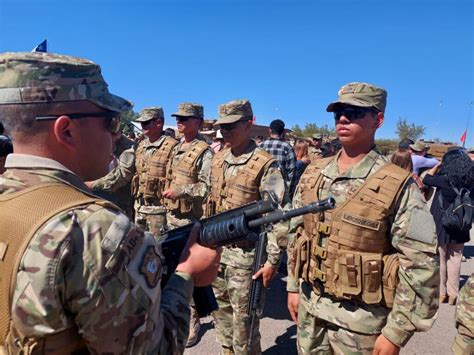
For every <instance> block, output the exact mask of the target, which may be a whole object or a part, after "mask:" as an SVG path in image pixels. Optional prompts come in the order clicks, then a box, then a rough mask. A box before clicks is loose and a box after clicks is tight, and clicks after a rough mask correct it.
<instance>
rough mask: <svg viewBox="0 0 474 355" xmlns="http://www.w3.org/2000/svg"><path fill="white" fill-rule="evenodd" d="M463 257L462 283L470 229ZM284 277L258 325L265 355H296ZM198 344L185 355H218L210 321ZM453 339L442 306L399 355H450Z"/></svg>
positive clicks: (471, 257) (470, 251)
mask: <svg viewBox="0 0 474 355" xmlns="http://www.w3.org/2000/svg"><path fill="white" fill-rule="evenodd" d="M464 255H465V256H466V258H467V261H466V262H464V263H462V269H461V278H462V281H461V282H462V283H464V282H465V280H466V279H467V278H468V277H469V275H471V274H472V273H473V272H474V229H473V230H471V242H470V243H468V244H466V247H465V250H464ZM284 280H285V279H284V276H283V275H281V274H278V275H277V277H276V278H275V279H274V280H273V281H272V283H271V285H270V287H269V289H268V293H267V302H266V306H265V313H264V317H263V319H262V321H261V325H260V332H261V333H262V342H261V343H262V350H263V353H264V354H267V355H277V354H282V355H283V354H284V355H291V354H296V326H295V325H294V324H293V322H291V321H290V316H289V314H288V311H287V308H286V292H285V291H284V290H285V286H286V284H285V281H284ZM202 322H203V323H202V326H201V334H200V336H201V339H200V342H199V343H198V344H197V345H196V346H194V347H192V348H189V349H187V350H186V351H185V354H187V355H194V354H203V355H204V354H206V355H213V354H218V353H219V346H218V344H217V342H216V341H215V335H214V328H213V326H212V319H211V318H210V317H208V318H204V319H203V320H202ZM454 335H455V329H454V307H453V306H449V305H448V304H442V305H441V307H440V309H439V312H438V319H437V320H436V322H435V324H434V326H433V328H432V329H431V330H430V331H428V332H426V333H417V334H415V335H414V336H413V338H412V339H411V340H410V342H409V343H408V345H407V346H406V347H405V348H404V349H402V351H401V354H404V355H408V354H413V355H414V354H419V355H421V354H433V355H446V354H451V343H452V341H453V338H454Z"/></svg>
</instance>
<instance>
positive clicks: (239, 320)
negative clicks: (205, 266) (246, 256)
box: [212, 264, 261, 355]
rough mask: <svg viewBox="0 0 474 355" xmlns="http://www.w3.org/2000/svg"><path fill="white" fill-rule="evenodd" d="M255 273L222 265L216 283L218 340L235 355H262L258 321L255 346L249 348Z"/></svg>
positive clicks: (215, 314) (216, 327) (255, 327)
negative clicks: (252, 283) (250, 309)
mask: <svg viewBox="0 0 474 355" xmlns="http://www.w3.org/2000/svg"><path fill="white" fill-rule="evenodd" d="M251 281H252V270H247V269H240V268H236V267H232V266H229V265H225V264H221V265H220V267H219V272H218V274H217V278H216V280H215V281H214V282H213V284H212V288H213V290H214V294H215V296H216V300H217V304H218V306H219V309H218V310H217V311H215V312H214V313H213V314H212V315H213V317H214V326H215V329H216V334H217V341H218V342H219V343H220V344H221V346H222V347H225V348H230V349H233V351H234V353H235V354H239V355H246V354H251V355H255V354H260V353H261V348H260V332H259V330H258V326H259V321H258V319H257V320H256V321H255V325H254V329H253V330H252V331H253V346H252V349H249V348H248V346H247V343H248V338H249V334H250V320H249V317H248V315H247V303H248V299H249V289H250V283H251Z"/></svg>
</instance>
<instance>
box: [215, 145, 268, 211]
mask: <svg viewBox="0 0 474 355" xmlns="http://www.w3.org/2000/svg"><path fill="white" fill-rule="evenodd" d="M226 152H228V150H227V149H224V150H222V151H220V152H218V153H216V155H215V156H214V159H213V161H212V169H211V193H210V195H209V198H208V202H207V206H206V213H207V215H208V216H212V215H214V214H216V213H221V212H224V211H227V210H230V209H233V208H237V207H240V206H242V205H244V204H247V203H249V202H253V201H256V200H258V199H259V198H260V194H259V190H258V187H259V185H260V180H261V178H262V176H263V173H264V171H265V169H266V168H268V167H269V166H270V165H271V164H273V163H274V162H275V161H276V160H275V159H274V158H273V157H272V156H271V155H270V154H268V153H267V152H266V151H264V150H259V151H257V152H254V154H253V155H252V156H251V158H250V159H249V160H248V161H247V163H246V164H245V166H244V168H243V169H241V170H240V171H239V173H238V174H237V175H236V176H233V177H231V178H229V179H226V177H225V176H224V174H225V171H224V170H225V169H224V164H225V160H224V154H225V153H226Z"/></svg>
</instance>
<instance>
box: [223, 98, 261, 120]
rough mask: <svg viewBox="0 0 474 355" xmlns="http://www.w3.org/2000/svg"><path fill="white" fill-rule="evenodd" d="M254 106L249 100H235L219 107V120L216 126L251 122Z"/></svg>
mask: <svg viewBox="0 0 474 355" xmlns="http://www.w3.org/2000/svg"><path fill="white" fill-rule="evenodd" d="M252 118H253V111H252V105H250V101H249V100H233V101H229V102H227V103H225V104H222V105H220V106H219V119H218V120H217V121H216V123H215V124H216V125H220V124H226V123H234V122H237V121H243V120H251V119H252Z"/></svg>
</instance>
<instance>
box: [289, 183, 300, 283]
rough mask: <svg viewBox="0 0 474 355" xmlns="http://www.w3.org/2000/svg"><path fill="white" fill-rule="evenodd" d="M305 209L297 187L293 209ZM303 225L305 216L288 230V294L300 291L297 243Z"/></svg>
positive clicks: (296, 220)
mask: <svg viewBox="0 0 474 355" xmlns="http://www.w3.org/2000/svg"><path fill="white" fill-rule="evenodd" d="M299 207H303V202H302V201H301V190H300V189H299V185H298V186H297V187H296V192H295V195H294V197H293V204H292V208H299ZM302 225H303V216H299V217H295V218H292V219H291V220H290V226H289V230H288V248H287V254H288V262H287V267H288V278H287V281H286V290H287V291H288V292H298V291H299V280H298V278H297V277H296V276H295V275H294V270H295V243H296V230H297V229H298V227H300V226H302Z"/></svg>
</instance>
